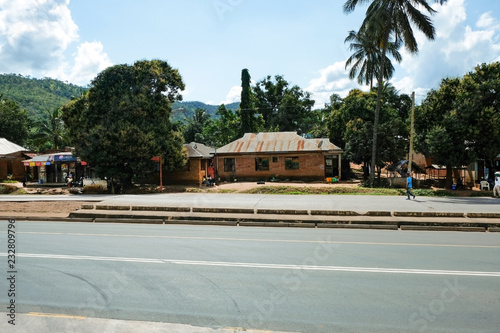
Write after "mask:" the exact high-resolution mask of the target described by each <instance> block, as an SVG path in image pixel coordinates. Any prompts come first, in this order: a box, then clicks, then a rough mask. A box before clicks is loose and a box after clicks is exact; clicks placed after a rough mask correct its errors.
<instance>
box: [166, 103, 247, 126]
mask: <svg viewBox="0 0 500 333" xmlns="http://www.w3.org/2000/svg"><path fill="white" fill-rule="evenodd" d="M219 106H220V105H210V104H205V103H202V102H175V103H174V104H173V105H172V115H171V116H170V118H171V119H172V121H180V122H183V123H184V122H186V120H188V119H192V118H193V116H194V113H195V111H196V109H203V110H205V111H207V113H208V114H209V115H211V116H212V117H216V115H215V113H216V112H217V109H218V108H219ZM239 106H240V103H239V102H236V103H231V104H227V105H226V108H227V109H231V110H233V111H234V110H236V109H237V108H239Z"/></svg>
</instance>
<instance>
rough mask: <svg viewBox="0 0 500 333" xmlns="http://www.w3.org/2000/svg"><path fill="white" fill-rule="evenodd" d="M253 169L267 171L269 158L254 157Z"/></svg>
mask: <svg viewBox="0 0 500 333" xmlns="http://www.w3.org/2000/svg"><path fill="white" fill-rule="evenodd" d="M255 171H269V159H268V158H261V157H256V158H255Z"/></svg>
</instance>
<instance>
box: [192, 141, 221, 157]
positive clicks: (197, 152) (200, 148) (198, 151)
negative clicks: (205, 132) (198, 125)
mask: <svg viewBox="0 0 500 333" xmlns="http://www.w3.org/2000/svg"><path fill="white" fill-rule="evenodd" d="M184 147H186V149H187V151H188V156H189V157H190V158H212V157H213V154H214V153H215V149H214V148H211V147H207V146H205V145H204V144H202V143H196V142H191V143H186V144H184Z"/></svg>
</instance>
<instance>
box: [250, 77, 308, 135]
mask: <svg viewBox="0 0 500 333" xmlns="http://www.w3.org/2000/svg"><path fill="white" fill-rule="evenodd" d="M253 92H254V95H255V99H256V102H255V103H256V104H255V105H256V107H257V110H258V112H259V113H260V114H261V115H262V118H263V120H264V127H265V130H272V129H277V130H279V131H304V130H306V129H305V128H304V127H306V126H305V125H306V122H307V119H308V118H309V117H310V112H311V109H312V107H313V106H314V103H315V102H314V100H312V99H311V94H310V93H309V92H305V91H303V90H302V89H300V87H299V86H297V85H293V86H291V85H290V84H289V83H288V82H287V81H286V80H285V79H284V77H283V76H281V75H276V76H275V77H274V80H273V79H272V78H271V76H267V77H266V78H265V79H263V80H261V81H259V82H257V84H256V85H255V87H254V88H253Z"/></svg>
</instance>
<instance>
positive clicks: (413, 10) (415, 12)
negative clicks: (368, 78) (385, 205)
mask: <svg viewBox="0 0 500 333" xmlns="http://www.w3.org/2000/svg"><path fill="white" fill-rule="evenodd" d="M430 1H432V2H435V3H440V4H443V3H444V2H446V0H430ZM428 2H429V1H427V0H347V1H346V2H345V3H344V6H343V9H344V12H345V13H351V12H352V11H354V9H355V8H356V6H358V5H363V4H369V6H368V9H367V11H366V16H365V19H364V21H363V23H362V25H361V28H360V30H363V29H366V28H368V27H369V26H370V25H373V23H374V22H377V23H380V22H383V23H382V25H381V30H380V36H382V38H381V39H380V41H381V49H382V50H381V56H380V65H379V69H380V70H379V72H378V76H377V81H378V89H377V106H376V109H375V120H374V123H373V146H372V159H371V170H370V186H373V182H374V179H375V165H376V156H377V134H378V123H379V115H380V107H381V103H382V88H383V84H382V83H383V80H384V75H383V74H384V73H385V72H386V70H385V66H386V61H385V59H386V54H387V50H388V47H389V40H390V38H391V36H392V37H393V38H394V40H395V42H396V43H398V42H401V43H403V44H404V46H405V49H406V50H407V51H408V52H410V53H417V52H418V44H417V41H416V39H415V36H414V34H413V29H412V24H413V25H414V26H416V27H417V28H418V30H420V31H421V32H423V33H424V35H425V36H426V37H427V38H428V39H430V40H433V39H434V37H435V34H436V33H435V29H434V25H433V24H432V21H431V19H430V17H429V16H427V15H425V14H424V13H422V12H421V11H420V10H419V8H422V9H423V10H425V11H426V12H427V13H429V14H430V15H432V14H434V13H435V12H436V11H435V10H434V9H433V8H432V7H431V6H430V5H429V3H428Z"/></svg>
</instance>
